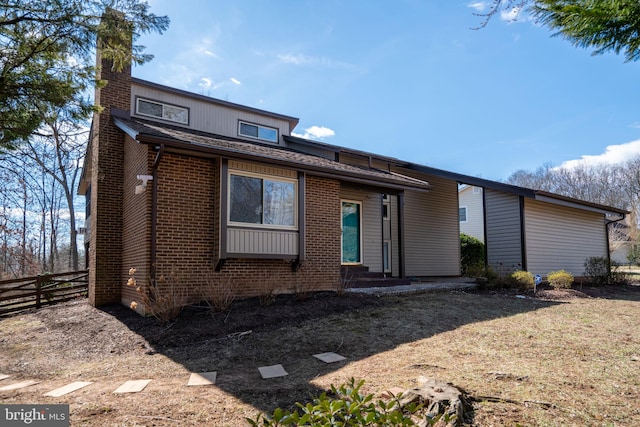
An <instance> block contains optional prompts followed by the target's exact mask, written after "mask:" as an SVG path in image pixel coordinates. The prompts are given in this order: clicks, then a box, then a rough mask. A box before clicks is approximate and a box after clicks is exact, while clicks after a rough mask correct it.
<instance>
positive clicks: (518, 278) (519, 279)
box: [509, 270, 535, 291]
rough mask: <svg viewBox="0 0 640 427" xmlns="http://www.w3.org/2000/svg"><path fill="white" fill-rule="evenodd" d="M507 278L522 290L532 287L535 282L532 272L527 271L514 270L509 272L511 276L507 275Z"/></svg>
mask: <svg viewBox="0 0 640 427" xmlns="http://www.w3.org/2000/svg"><path fill="white" fill-rule="evenodd" d="M509 278H510V279H511V281H512V283H513V284H514V285H515V286H517V287H518V288H520V289H521V290H523V291H524V290H526V289H533V285H534V283H535V280H534V278H533V274H532V273H529V272H528V271H522V270H518V271H514V272H513V273H511V276H509Z"/></svg>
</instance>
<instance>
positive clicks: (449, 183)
mask: <svg viewBox="0 0 640 427" xmlns="http://www.w3.org/2000/svg"><path fill="white" fill-rule="evenodd" d="M401 173H403V172H402V171H401ZM413 175H414V176H415V177H416V178H419V179H426V180H427V181H428V182H429V184H430V185H431V190H430V191H429V192H426V193H424V192H417V191H406V192H405V197H404V218H403V221H404V234H405V236H404V237H405V242H404V248H405V253H404V264H405V273H406V275H407V276H458V275H460V231H459V225H458V223H459V221H458V184H457V183H456V182H455V181H453V180H449V179H445V178H440V177H436V176H432V175H425V174H416V173H413Z"/></svg>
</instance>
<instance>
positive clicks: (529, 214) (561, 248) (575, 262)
mask: <svg viewBox="0 0 640 427" xmlns="http://www.w3.org/2000/svg"><path fill="white" fill-rule="evenodd" d="M525 231H526V248H527V252H526V253H527V269H528V270H529V271H531V272H532V273H534V274H540V275H542V276H546V275H547V273H549V272H551V271H557V270H562V269H564V270H566V271H568V272H570V273H571V274H573V275H574V276H583V275H584V262H585V260H586V259H587V258H589V257H593V256H599V257H604V256H607V233H606V230H605V225H604V217H603V215H602V214H600V213H596V212H589V211H585V210H581V209H575V208H570V207H564V206H558V205H554V204H550V203H545V202H540V201H536V200H530V199H527V200H525Z"/></svg>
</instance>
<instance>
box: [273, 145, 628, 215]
mask: <svg viewBox="0 0 640 427" xmlns="http://www.w3.org/2000/svg"><path fill="white" fill-rule="evenodd" d="M285 140H287V141H292V142H296V143H298V144H303V145H309V146H317V147H320V148H322V149H324V150H328V151H333V152H335V153H349V154H356V155H362V156H366V157H370V158H375V159H379V160H383V161H386V162H390V163H392V164H394V165H396V166H400V167H402V168H406V169H409V170H412V171H416V172H421V173H425V174H429V175H433V176H437V177H441V178H447V179H451V180H454V181H456V182H459V183H461V184H467V185H470V186H475V187H483V188H488V189H490V190H495V191H502V192H506V193H511V194H515V195H517V196H522V197H526V198H530V199H534V200H539V201H544V202H548V203H553V204H556V205H562V206H568V207H574V208H577V209H583V210H588V211H593V212H598V213H602V214H605V215H611V214H614V215H626V214H629V211H627V210H624V209H619V208H616V207H612V206H606V205H601V204H598V203H591V202H587V201H584V200H580V199H575V198H572V197H566V196H562V195H560V194H555V193H550V192H546V191H541V190H534V189H531V188H525V187H519V186H516V185H511V184H506V183H503V182H497V181H491V180H488V179H484V178H478V177H474V176H470V175H464V174H460V173H456V172H450V171H446V170H442V169H437V168H433V167H430V166H424V165H419V164H417V163H411V162H406V161H402V160H399V159H395V158H392V157H386V156H380V155H376V154H373V153H367V152H364V151H358V150H352V149H348V148H344V147H340V146H336V145H331V144H326V143H323V142H317V141H312V140H307V139H304V138H299V137H288V136H286V137H285Z"/></svg>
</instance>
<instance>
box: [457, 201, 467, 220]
mask: <svg viewBox="0 0 640 427" xmlns="http://www.w3.org/2000/svg"><path fill="white" fill-rule="evenodd" d="M460 209H464V221H460ZM458 222H460V223H461V224H464V223H467V222H469V207H468V206H467V205H462V206H458Z"/></svg>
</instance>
